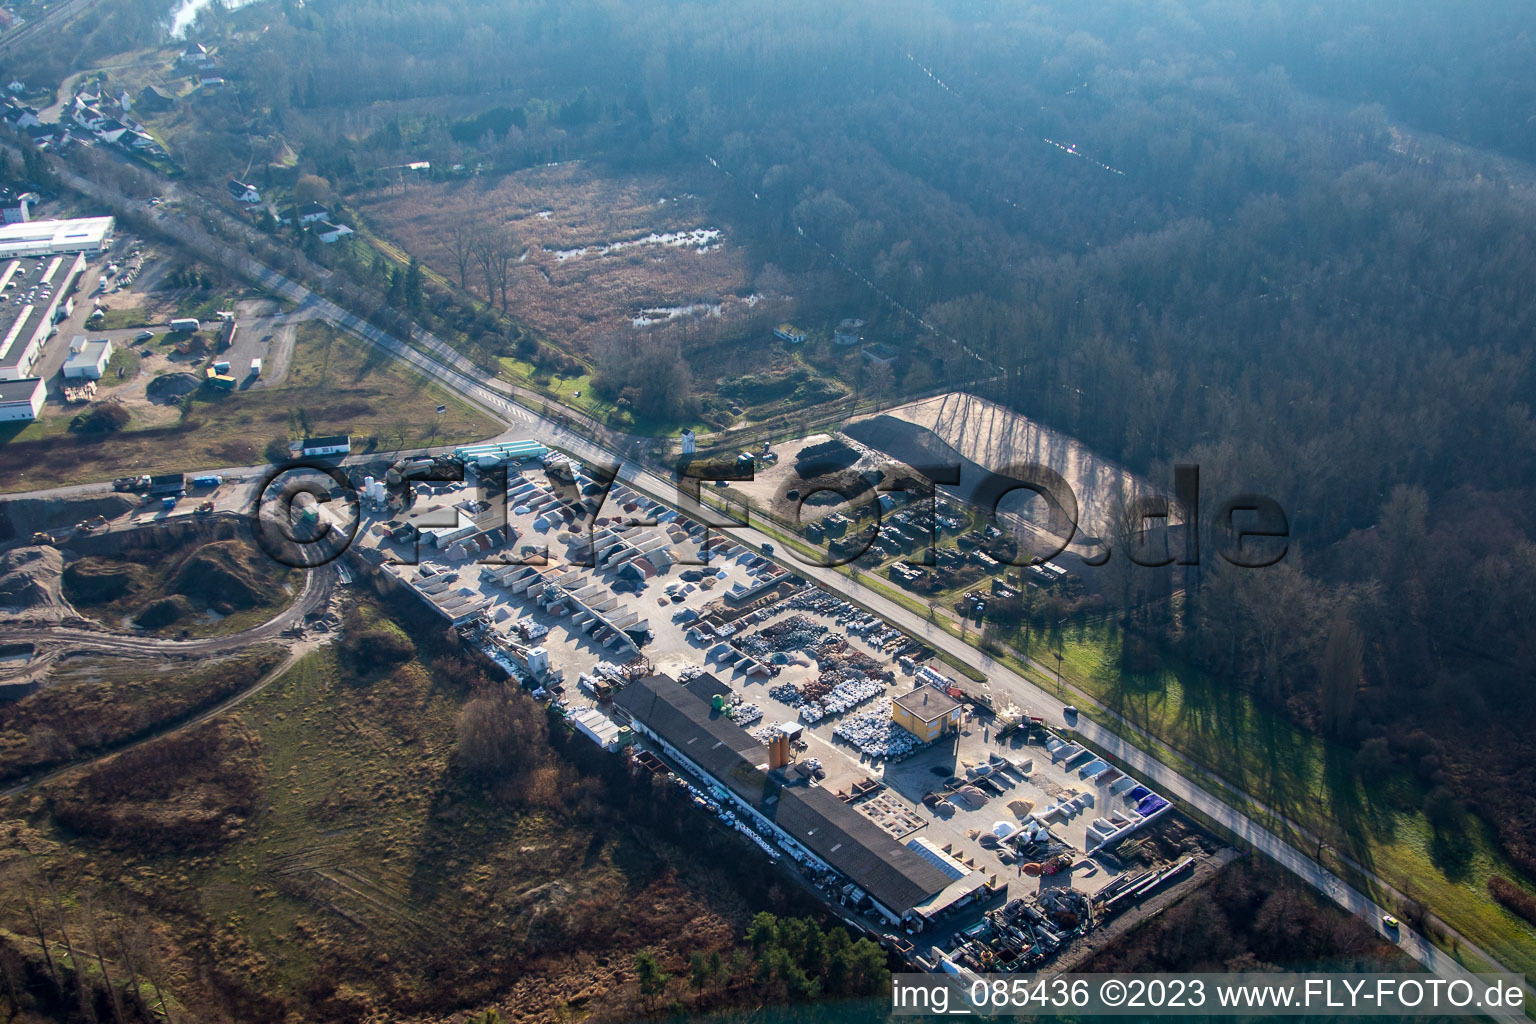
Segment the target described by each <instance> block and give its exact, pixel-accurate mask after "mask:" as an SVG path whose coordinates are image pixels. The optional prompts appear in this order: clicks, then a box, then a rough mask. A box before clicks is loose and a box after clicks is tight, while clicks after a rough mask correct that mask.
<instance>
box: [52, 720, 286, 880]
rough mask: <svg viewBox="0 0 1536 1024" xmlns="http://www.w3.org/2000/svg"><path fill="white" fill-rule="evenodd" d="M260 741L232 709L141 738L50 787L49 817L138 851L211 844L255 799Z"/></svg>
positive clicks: (229, 832) (233, 829)
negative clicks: (164, 733) (213, 718)
mask: <svg viewBox="0 0 1536 1024" xmlns="http://www.w3.org/2000/svg"><path fill="white" fill-rule="evenodd" d="M259 748H260V740H259V739H258V738H257V736H256V735H255V734H254V733H253V732H251V731H250V730H249V729H247V728H245V727H244V726H243V725H242V724H241V723H240V721H239V719H236V718H233V717H230V718H224V719H220V720H218V721H215V722H209V723H206V724H204V725H200V726H197V727H196V728H193V729H188V730H186V731H185V732H180V733H176V734H174V735H171V736H166V737H164V738H162V739H158V740H155V741H154V742H152V743H146V744H145V745H143V746H141V747H136V748H134V749H133V750H129V751H126V752H124V753H122V754H119V755H118V756H117V757H114V758H111V759H110V760H107V761H105V762H103V763H102V764H100V765H97V766H95V767H93V768H91V769H90V770H88V771H86V772H84V773H83V774H82V775H81V776H80V778H79V779H78V780H73V781H71V782H69V783H67V784H56V785H54V786H52V787H50V789H49V793H50V799H51V804H52V810H53V817H54V820H55V821H56V822H58V824H59V825H60V826H61V827H63V828H64V829H67V830H68V831H70V832H73V833H74V834H76V835H81V836H89V837H92V838H96V839H101V840H104V841H107V842H109V843H111V844H113V845H116V846H123V847H131V848H132V849H134V850H136V851H139V852H146V851H150V850H167V851H180V852H186V851H188V850H195V849H201V848H203V847H207V846H216V845H218V844H220V843H222V842H224V841H225V840H227V839H230V838H232V837H233V836H234V835H235V834H236V833H237V831H238V829H239V828H240V826H241V824H242V823H243V822H244V821H245V819H246V816H247V815H249V814H250V813H251V810H252V809H253V807H254V803H255V800H256V797H257V795H258V793H259V792H260V790H261V760H260V758H259V756H258V754H259Z"/></svg>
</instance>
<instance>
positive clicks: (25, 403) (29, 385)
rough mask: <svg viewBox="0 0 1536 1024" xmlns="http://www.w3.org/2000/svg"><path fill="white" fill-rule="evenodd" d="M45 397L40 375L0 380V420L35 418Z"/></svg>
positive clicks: (46, 392)
mask: <svg viewBox="0 0 1536 1024" xmlns="http://www.w3.org/2000/svg"><path fill="white" fill-rule="evenodd" d="M47 397H48V389H47V387H46V386H44V384H43V378H41V377H27V378H24V379H22V380H0V422H6V423H9V422H14V421H16V420H35V419H37V417H38V414H39V413H41V412H42V411H43V402H44V400H45V399H46V398H47Z"/></svg>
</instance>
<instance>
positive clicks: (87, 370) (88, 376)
mask: <svg viewBox="0 0 1536 1024" xmlns="http://www.w3.org/2000/svg"><path fill="white" fill-rule="evenodd" d="M69 351H70V356H69V358H68V359H66V360H65V361H64V377H65V379H67V380H100V379H101V375H102V374H103V373H106V372H107V363H108V362H110V361H111V359H112V342H111V340H110V339H102V340H101V341H87V340H86V339H85V338H84V337H83V336H82V337H76V338H75V340H74V342H72V343H71V344H70V346H69Z"/></svg>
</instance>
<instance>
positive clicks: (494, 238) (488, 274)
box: [474, 226, 519, 313]
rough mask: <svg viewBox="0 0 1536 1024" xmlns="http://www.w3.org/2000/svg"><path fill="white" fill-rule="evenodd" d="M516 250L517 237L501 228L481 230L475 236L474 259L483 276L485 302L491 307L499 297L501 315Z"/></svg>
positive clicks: (503, 227)
mask: <svg viewBox="0 0 1536 1024" xmlns="http://www.w3.org/2000/svg"><path fill="white" fill-rule="evenodd" d="M518 249H519V244H518V241H517V237H516V236H515V235H513V234H512V232H511V231H509V230H508V229H507V228H506V227H505V226H500V227H491V228H485V229H483V230H480V231H477V232H476V233H475V237H474V256H475V262H477V263H478V264H479V265H480V271H481V273H483V274H484V275H485V299H486V301H487V302H489V303H491V304H492V305H495V304H496V302H497V296H498V295H499V296H500V299H501V302H500V305H501V311H502V312H503V313H505V312H506V311H507V295H508V292H509V291H510V290H511V282H512V266H513V264H514V263H516V262H517V254H518Z"/></svg>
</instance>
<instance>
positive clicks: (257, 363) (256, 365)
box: [251, 359, 261, 377]
mask: <svg viewBox="0 0 1536 1024" xmlns="http://www.w3.org/2000/svg"><path fill="white" fill-rule="evenodd" d="M251 376H252V377H260V376H261V360H260V359H252V360H251Z"/></svg>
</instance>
